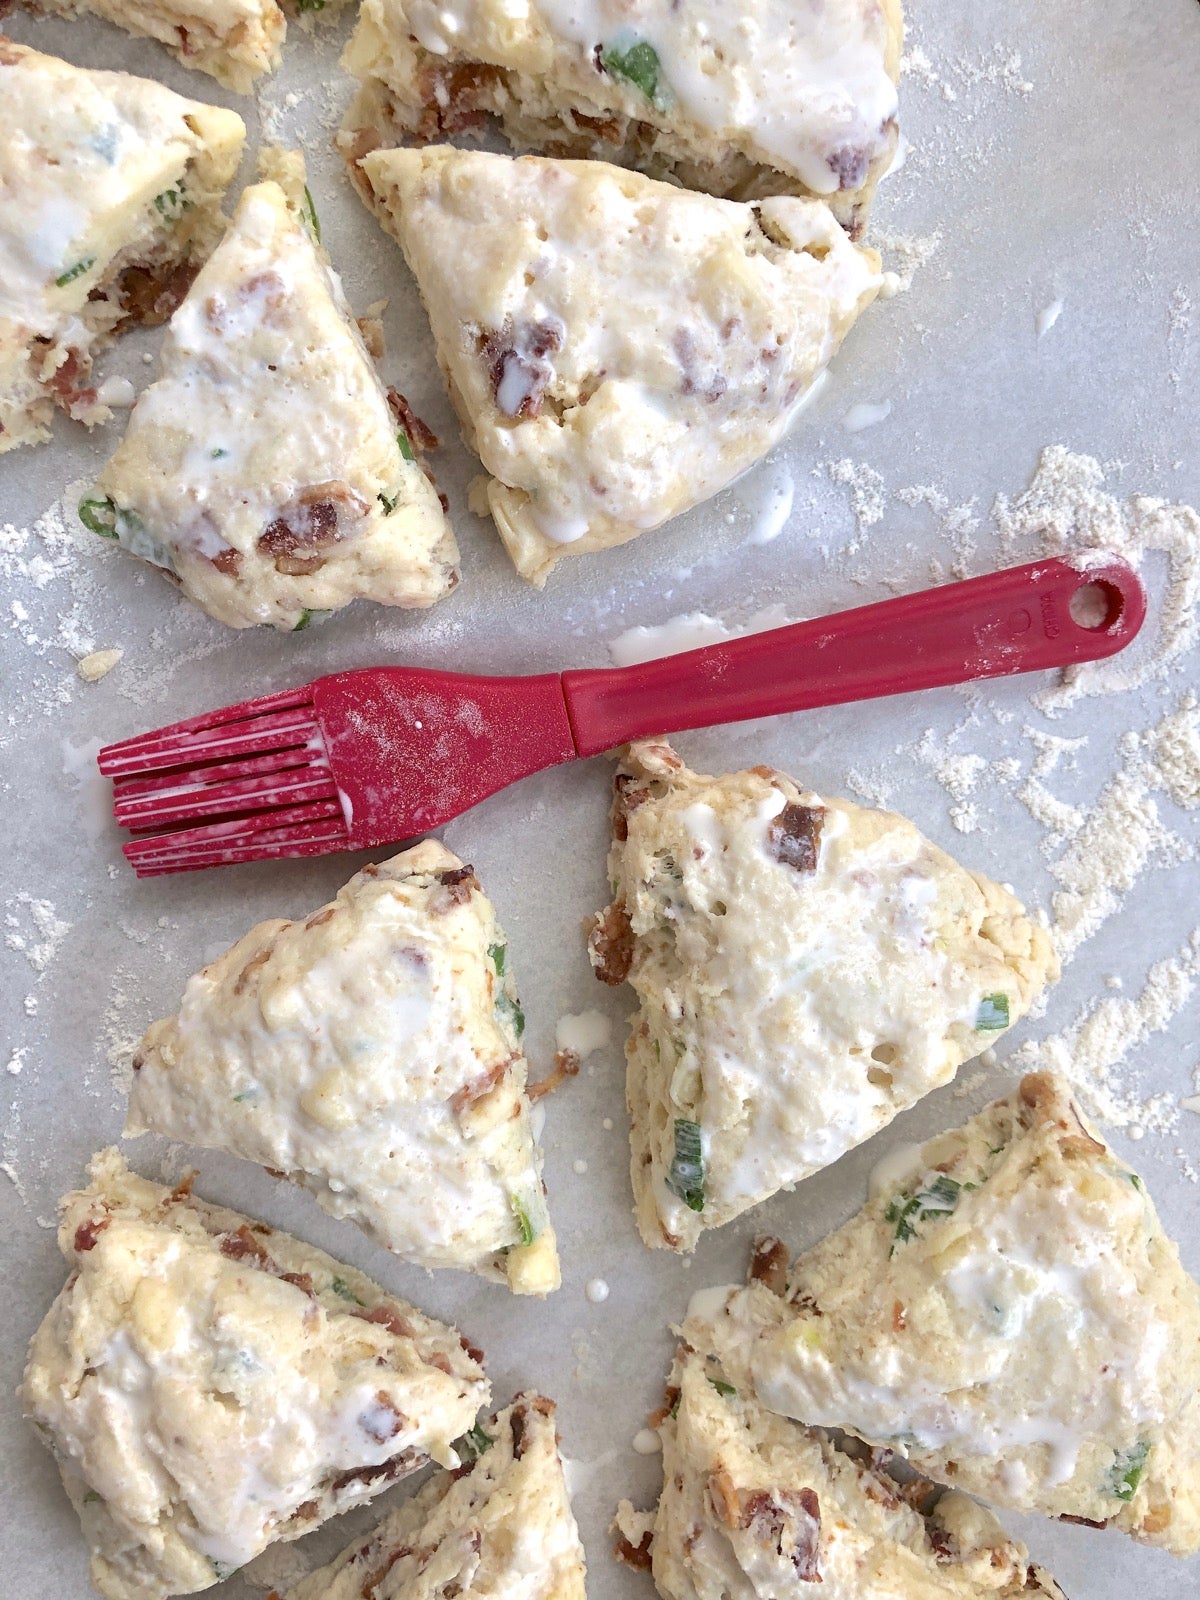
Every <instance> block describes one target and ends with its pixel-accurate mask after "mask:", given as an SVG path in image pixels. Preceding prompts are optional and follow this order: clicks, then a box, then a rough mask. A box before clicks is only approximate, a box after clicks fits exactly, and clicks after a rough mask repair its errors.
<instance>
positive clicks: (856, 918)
mask: <svg viewBox="0 0 1200 1600" xmlns="http://www.w3.org/2000/svg"><path fill="white" fill-rule="evenodd" d="M613 837H614V842H613V846H612V852H611V855H610V858H609V877H610V880H611V882H612V885H613V902H612V904H611V905H610V906H609V907H608V908H607V910H606V911H605V912H603V913H602V914H601V915H600V917H598V918H597V920H596V926H595V929H594V931H593V934H592V938H591V951H592V960H593V964H594V965H595V966H596V969H597V973H598V975H599V976H600V977H601V978H603V979H604V980H605V981H606V982H609V983H620V982H622V981H623V980H625V979H626V978H627V979H628V981H629V982H630V983H631V984H632V985H633V987H634V989H635V990H636V992H637V996H638V1001H639V1007H638V1011H637V1012H636V1014H635V1015H634V1018H633V1021H632V1026H631V1031H630V1035H629V1040H628V1043H627V1045H626V1055H627V1060H628V1099H629V1111H630V1117H631V1122H632V1173H633V1187H634V1195H635V1200H636V1207H637V1218H638V1226H639V1228H640V1230H641V1233H642V1237H643V1238H644V1239H645V1241H646V1243H647V1244H649V1245H652V1246H655V1245H658V1246H661V1245H664V1244H665V1245H668V1246H670V1247H671V1248H672V1249H676V1250H691V1249H694V1247H695V1245H696V1242H697V1240H698V1239H699V1237H700V1233H701V1231H702V1230H703V1229H704V1228H711V1227H718V1226H720V1225H721V1224H722V1223H725V1222H729V1221H730V1220H732V1218H734V1217H736V1216H739V1215H740V1214H741V1213H742V1212H743V1211H746V1210H748V1209H749V1208H750V1207H751V1206H754V1205H757V1204H759V1202H760V1201H763V1200H765V1199H767V1198H768V1197H769V1196H770V1195H772V1194H774V1193H776V1191H777V1190H779V1189H783V1188H788V1187H790V1186H792V1185H793V1184H795V1183H798V1182H799V1181H800V1180H801V1179H802V1178H805V1177H807V1176H809V1175H810V1174H811V1173H813V1172H816V1171H819V1170H820V1169H821V1168H822V1167H826V1166H828V1165H829V1164H830V1163H831V1162H833V1161H836V1160H837V1158H838V1157H839V1156H841V1155H843V1154H844V1153H845V1152H846V1151H847V1150H849V1149H852V1148H853V1147H854V1146H855V1145H857V1144H861V1143H862V1142H863V1140H864V1139H868V1138H870V1136H871V1135H872V1134H874V1133H877V1132H878V1131H879V1129H880V1128H882V1127H885V1126H886V1125H887V1123H889V1122H890V1121H891V1119H892V1118H893V1117H894V1116H895V1115H896V1114H897V1113H898V1112H900V1111H902V1110H904V1109H905V1108H906V1107H907V1106H910V1105H912V1104H913V1103H914V1102H915V1101H916V1100H919V1099H920V1098H921V1096H922V1095H924V1094H927V1093H928V1092H929V1091H930V1090H931V1089H935V1088H937V1087H938V1086H939V1085H941V1084H944V1083H947V1082H949V1080H950V1079H951V1078H952V1077H953V1076H954V1074H955V1072H956V1071H957V1069H958V1067H959V1066H960V1065H961V1064H962V1062H964V1061H967V1060H969V1059H970V1058H971V1057H972V1056H974V1055H978V1054H979V1053H980V1052H981V1051H983V1050H986V1049H987V1048H988V1047H989V1046H990V1045H991V1044H993V1043H994V1042H995V1040H996V1038H997V1037H998V1035H999V1034H1000V1033H1001V1032H1002V1031H1003V1030H1004V1028H1005V1027H1007V1026H1009V1025H1011V1024H1012V1023H1013V1022H1016V1021H1017V1019H1018V1018H1019V1017H1021V1016H1022V1015H1024V1013H1025V1012H1026V1011H1027V1010H1028V1009H1029V1006H1030V1005H1031V1003H1032V1002H1033V1000H1034V999H1035V998H1036V997H1037V996H1038V994H1040V992H1041V991H1042V989H1043V987H1044V986H1045V985H1046V983H1047V982H1050V981H1052V980H1053V979H1054V978H1055V977H1056V976H1057V971H1058V967H1057V962H1056V959H1055V957H1054V953H1053V950H1052V948H1051V946H1050V942H1049V940H1048V938H1047V937H1046V934H1045V933H1044V932H1043V930H1042V929H1041V928H1040V927H1039V926H1038V925H1037V924H1036V923H1035V922H1033V921H1031V920H1030V918H1029V916H1028V915H1027V914H1026V912H1025V911H1024V909H1023V908H1022V906H1021V905H1020V904H1019V902H1018V901H1017V900H1016V899H1015V898H1014V897H1013V896H1012V895H1011V894H1009V893H1008V892H1007V890H1004V889H1002V888H1000V887H999V885H997V884H995V883H992V882H991V881H990V880H989V879H987V878H984V877H982V876H980V875H979V874H976V873H972V872H969V871H967V869H966V868H964V867H961V866H959V865H958V863H957V862H955V861H953V860H952V859H951V858H950V857H949V856H948V855H946V854H945V853H944V852H943V851H941V850H939V849H938V848H937V847H936V846H935V845H933V844H931V843H930V842H929V841H928V840H927V839H925V838H924V837H923V836H922V835H921V834H920V833H919V832H918V831H917V829H916V828H915V827H913V825H912V823H910V822H907V821H905V819H904V818H903V817H898V816H894V815H893V814H891V813H890V812H886V811H874V810H868V809H866V808H865V807H862V806H856V805H852V804H851V803H850V802H849V801H846V800H831V799H828V798H825V797H823V796H820V795H816V794H812V793H811V792H808V791H804V790H802V789H800V788H799V787H798V786H797V785H796V784H795V783H793V781H792V780H791V779H790V778H788V777H786V776H785V775H784V774H782V773H779V772H775V771H773V770H771V769H770V768H766V767H756V768H752V769H751V770H750V771H748V772H736V773H730V774H728V775H727V776H725V777H721V778H709V777H704V776H701V775H700V774H697V773H693V772H690V771H689V770H688V769H687V768H686V767H685V766H684V765H683V763H682V761H681V760H680V759H679V757H678V756H677V755H676V754H675V752H674V751H673V750H672V749H671V747H670V746H669V745H666V744H663V743H653V742H645V743H641V744H637V745H634V746H632V747H631V749H630V750H629V751H628V753H627V754H626V756H625V757H624V758H623V760H622V762H621V764H620V767H619V769H618V772H617V775H616V779H615V799H614V803H613Z"/></svg>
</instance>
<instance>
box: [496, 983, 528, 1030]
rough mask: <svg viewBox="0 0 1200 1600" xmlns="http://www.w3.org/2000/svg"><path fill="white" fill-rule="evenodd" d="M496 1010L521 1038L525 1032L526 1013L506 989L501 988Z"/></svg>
mask: <svg viewBox="0 0 1200 1600" xmlns="http://www.w3.org/2000/svg"><path fill="white" fill-rule="evenodd" d="M496 1011H497V1014H498V1015H499V1016H501V1017H503V1018H504V1020H505V1021H506V1022H507V1023H508V1025H509V1027H510V1028H511V1029H512V1031H513V1032H514V1033H515V1034H516V1036H517V1038H518V1039H519V1038H520V1037H521V1035H522V1034H523V1033H524V1032H525V1013H524V1012H523V1011H522V1010H521V1008H520V1006H519V1005H518V1004H517V1002H516V1001H515V1000H514V999H513V998H512V996H511V995H510V994H509V993H508V991H507V990H506V989H501V990H500V993H499V994H498V995H497V996H496Z"/></svg>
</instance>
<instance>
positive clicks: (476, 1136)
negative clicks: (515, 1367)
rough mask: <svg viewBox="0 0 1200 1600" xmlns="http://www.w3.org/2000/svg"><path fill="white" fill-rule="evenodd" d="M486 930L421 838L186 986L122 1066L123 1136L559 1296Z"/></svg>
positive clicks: (522, 1069) (431, 1259)
mask: <svg viewBox="0 0 1200 1600" xmlns="http://www.w3.org/2000/svg"><path fill="white" fill-rule="evenodd" d="M524 1026H525V1019H524V1016H523V1014H522V1012H521V1010H520V1007H519V1005H518V1004H517V997H516V991H515V989H514V988H513V979H512V972H511V967H510V963H509V960H508V950H507V946H506V944H505V939H504V934H503V932H502V931H501V929H500V928H499V927H498V926H497V924H496V917H495V912H494V910H493V908H492V905H491V902H490V901H489V900H488V898H487V896H486V895H485V894H484V893H483V891H482V890H481V889H480V887H479V882H478V880H477V879H476V877H475V874H474V872H472V870H471V868H470V867H467V866H464V865H463V864H462V862H461V861H460V860H459V859H458V857H457V856H454V855H451V853H450V852H449V850H446V849H444V848H443V846H442V845H440V844H437V843H435V842H433V841H432V840H427V841H426V842H425V843H424V844H419V845H417V846H416V847H415V848H414V849H412V850H406V851H405V852H404V853H403V854H402V855H398V856H394V857H393V858H392V860H390V861H386V862H383V863H381V864H380V865H378V866H375V865H371V866H366V867H364V868H363V869H362V871H361V872H359V873H358V874H356V876H355V877H353V878H351V880H350V882H349V883H348V884H347V885H346V886H345V888H343V889H342V890H341V892H340V893H339V894H338V896H337V899H336V900H334V901H333V902H332V903H331V904H329V905H326V906H322V907H321V909H320V910H318V911H315V912H314V913H313V914H312V916H310V917H309V918H308V919H307V920H306V921H304V922H281V921H280V922H263V923H260V924H259V925H258V927H256V928H252V929H251V930H250V932H249V933H248V934H246V936H245V937H244V938H242V939H239V941H238V942H237V944H235V945H234V946H233V947H232V949H230V950H227V951H226V952H225V954H224V955H222V956H219V957H218V958H217V960H216V961H214V962H213V963H212V964H211V965H210V966H207V967H205V968H204V970H203V971H202V972H200V973H198V974H197V975H196V976H195V977H193V978H192V979H191V980H190V981H189V983H188V986H187V989H186V990H185V992H184V996H183V1004H182V1006H181V1008H180V1010H179V1012H178V1014H177V1015H176V1016H174V1017H169V1018H167V1019H165V1020H164V1021H162V1022H156V1023H155V1024H154V1026H153V1027H152V1028H151V1029H150V1030H149V1032H148V1033H147V1034H146V1036H145V1038H144V1039H143V1040H142V1042H141V1045H140V1046H139V1048H138V1051H137V1054H136V1055H135V1057H134V1069H135V1070H134V1080H133V1089H132V1092H131V1095H130V1101H129V1121H128V1127H127V1128H126V1133H127V1134H138V1133H144V1132H146V1131H147V1130H152V1131H153V1132H155V1133H162V1134H166V1135H167V1136H168V1137H169V1138H172V1139H184V1140H187V1141H188V1142H189V1143H191V1144H199V1145H207V1146H210V1147H215V1148H218V1149H222V1150H228V1151H230V1152H232V1153H233V1154H234V1155H238V1156H241V1157H242V1158H243V1159H244V1160H247V1161H257V1162H259V1163H260V1164H261V1165H262V1166H265V1167H268V1168H270V1169H272V1170H273V1171H276V1172H278V1173H279V1174H280V1175H281V1176H284V1177H289V1178H291V1179H293V1180H294V1181H295V1182H297V1183H300V1184H303V1186H304V1187H305V1188H306V1189H308V1190H310V1191H311V1193H313V1194H314V1195H315V1196H316V1197H317V1199H318V1201H319V1202H320V1204H321V1205H322V1206H323V1207H324V1208H325V1210H326V1211H328V1212H330V1213H331V1214H332V1215H333V1216H335V1217H347V1218H349V1219H350V1220H351V1221H353V1222H356V1223H358V1225H359V1226H360V1227H361V1228H363V1229H364V1230H365V1231H366V1232H367V1233H369V1234H370V1235H371V1237H372V1238H373V1239H375V1240H377V1241H378V1242H379V1243H380V1244H382V1245H384V1246H386V1248H387V1249H389V1250H393V1251H394V1252H395V1253H396V1254H397V1255H399V1256H402V1257H403V1258H404V1259H405V1260H406V1261H414V1262H416V1263H418V1264H419V1265H421V1266H425V1267H460V1268H465V1269H468V1270H471V1271H474V1272H480V1273H483V1274H484V1275H485V1276H487V1277H490V1278H498V1279H501V1280H502V1281H503V1280H507V1281H508V1283H509V1285H510V1287H511V1288H512V1289H513V1290H515V1291H516V1292H517V1293H518V1294H546V1293H547V1292H548V1291H550V1290H552V1289H556V1288H557V1287H558V1283H559V1271H558V1253H557V1250H556V1248H555V1241H554V1230H553V1228H552V1227H551V1225H550V1220H549V1217H548V1215H547V1211H546V1202H545V1195H544V1193H543V1189H542V1180H541V1153H540V1151H539V1150H538V1148H537V1146H536V1144H535V1142H534V1137H533V1131H532V1127H531V1124H530V1105H529V1099H528V1096H527V1094H526V1088H525V1081H526V1072H527V1065H526V1061H525V1057H524V1055H523V1054H522V1053H521V1043H520V1040H521V1033H522V1031H523V1029H524Z"/></svg>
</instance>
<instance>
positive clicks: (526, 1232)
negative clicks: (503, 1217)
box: [508, 1194, 537, 1244]
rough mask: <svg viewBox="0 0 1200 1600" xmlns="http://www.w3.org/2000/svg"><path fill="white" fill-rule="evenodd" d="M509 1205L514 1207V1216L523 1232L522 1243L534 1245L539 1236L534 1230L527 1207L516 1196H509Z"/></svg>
mask: <svg viewBox="0 0 1200 1600" xmlns="http://www.w3.org/2000/svg"><path fill="white" fill-rule="evenodd" d="M508 1203H509V1205H510V1206H511V1207H512V1214H513V1216H514V1217H516V1219H517V1227H518V1228H519V1229H520V1232H521V1243H522V1244H532V1243H533V1241H534V1239H536V1238H537V1235H536V1233H535V1232H534V1230H533V1223H532V1222H531V1221H530V1219H529V1213H528V1211H526V1209H525V1207H524V1206H523V1205H522V1203H521V1201H520V1200H518V1199H517V1197H516V1195H515V1194H514V1195H510V1196H509V1200H508Z"/></svg>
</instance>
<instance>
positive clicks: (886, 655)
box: [562, 559, 1146, 756]
mask: <svg viewBox="0 0 1200 1600" xmlns="http://www.w3.org/2000/svg"><path fill="white" fill-rule="evenodd" d="M1092 586H1094V588H1093V587H1092ZM1083 591H1086V593H1083ZM1077 594H1079V595H1080V597H1081V599H1080V604H1082V603H1083V602H1086V601H1090V602H1091V603H1092V606H1093V608H1094V609H1095V610H1096V611H1097V612H1098V615H1097V616H1095V617H1094V618H1093V617H1090V616H1087V615H1086V613H1081V614H1083V615H1084V621H1077V620H1076V618H1075V617H1074V616H1073V615H1072V612H1071V601H1072V599H1073V598H1074V597H1075V596H1076V595H1077ZM1076 609H1077V610H1079V609H1080V606H1079V605H1077V608H1076ZM1145 615H1146V595H1145V591H1144V590H1143V588H1142V585H1141V583H1140V581H1139V579H1138V577H1137V574H1136V573H1135V572H1134V571H1133V569H1132V568H1131V567H1128V566H1126V565H1125V563H1124V562H1122V561H1118V560H1115V559H1113V560H1110V561H1106V562H1105V563H1104V564H1103V565H1099V566H1095V567H1088V568H1087V570H1080V568H1079V567H1078V566H1072V565H1071V564H1070V562H1069V561H1062V560H1057V559H1055V560H1049V561H1034V562H1031V563H1030V564H1029V565H1028V566H1024V567H1010V568H1009V569H1008V570H1007V571H1005V572H993V573H989V574H987V576H985V577H982V578H968V579H966V580H965V581H964V582H962V583H947V584H943V585H942V586H941V587H939V588H937V589H925V590H923V591H922V592H921V593H919V594H910V595H901V596H900V597H898V598H897V599H895V600H882V601H880V602H879V603H878V604H876V605H870V606H860V607H858V608H857V609H856V610H853V611H843V612H840V613H838V614H837V615H834V616H832V617H821V618H819V619H818V620H816V621H814V622H797V623H795V624H793V625H792V626H791V627H788V628H773V629H772V630H771V631H770V632H769V633H757V634H750V635H749V636H747V637H746V638H742V639H731V640H730V641H729V642H728V643H727V644H717V645H710V646H708V647H706V648H705V649H703V650H689V651H688V652H687V653H686V654H684V655H676V656H666V657H664V658H662V659H661V660H658V661H646V662H642V663H640V664H639V665H637V666H633V667H622V668H619V669H617V670H615V671H614V670H613V669H611V668H610V669H608V670H604V671H595V672H564V673H563V675H562V684H563V691H564V693H565V695H566V700H567V709H568V711H569V713H570V717H571V726H572V729H573V731H574V735H575V747H576V749H577V750H578V751H579V754H580V755H581V756H591V755H598V754H599V753H600V752H601V751H603V750H611V749H612V748H613V747H614V746H615V745H619V744H624V743H625V742H626V741H627V740H629V739H637V738H643V737H645V736H646V735H653V734H657V733H675V732H678V731H680V730H681V729H683V728H699V727H709V726H713V725H715V724H717V723H724V722H741V721H744V720H745V719H746V718H748V717H769V716H774V715H776V714H777V713H778V712H784V711H805V710H809V709H811V708H812V707H814V706H834V705H843V704H845V703H846V702H847V701H851V700H874V699H877V698H879V697H880V696H883V695H890V694H907V693H909V692H910V691H911V690H914V689H935V688H940V687H943V686H945V685H947V684H953V683H967V682H969V681H970V680H972V679H975V678H1004V677H1008V676H1010V675H1011V674H1013V673H1017V672H1041V671H1045V670H1046V669H1047V668H1052V667H1067V666H1072V665H1074V664H1075V663H1076V662H1080V661H1096V660H1099V659H1100V658H1101V657H1103V656H1110V655H1113V654H1115V653H1116V652H1117V651H1118V650H1121V649H1123V648H1124V647H1125V645H1127V644H1128V643H1129V641H1130V640H1131V639H1132V638H1133V637H1134V635H1135V634H1136V633H1137V631H1138V629H1139V628H1140V627H1141V625H1142V622H1143V620H1144V618H1145ZM1089 622H1090V623H1091V625H1090V626H1088V625H1086V624H1087V623H1089Z"/></svg>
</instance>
